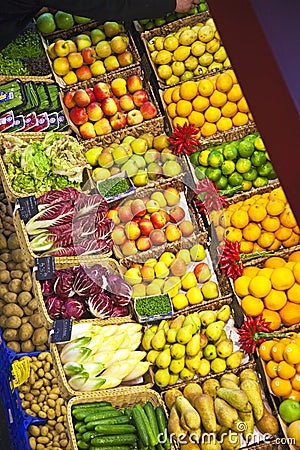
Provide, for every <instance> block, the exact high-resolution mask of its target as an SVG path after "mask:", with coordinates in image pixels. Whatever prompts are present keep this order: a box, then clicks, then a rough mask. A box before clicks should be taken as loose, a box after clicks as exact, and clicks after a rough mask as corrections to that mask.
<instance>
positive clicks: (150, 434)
mask: <svg viewBox="0 0 300 450" xmlns="http://www.w3.org/2000/svg"><path fill="white" fill-rule="evenodd" d="M134 408H136V409H137V410H138V411H139V413H140V415H141V417H142V420H143V422H144V428H145V429H146V431H147V434H148V438H149V444H150V447H155V446H156V445H157V444H158V436H154V433H153V431H152V428H151V425H150V422H149V420H148V417H147V415H146V413H145V411H144V409H143V407H142V406H141V405H140V404H137V405H135V406H134V407H133V409H134Z"/></svg>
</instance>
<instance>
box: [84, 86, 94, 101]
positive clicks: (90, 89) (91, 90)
mask: <svg viewBox="0 0 300 450" xmlns="http://www.w3.org/2000/svg"><path fill="white" fill-rule="evenodd" d="M85 92H86V93H87V95H88V96H89V97H90V100H91V103H92V102H95V101H96V97H95V94H94V91H93V89H92V88H86V89H85Z"/></svg>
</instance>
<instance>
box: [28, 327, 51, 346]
mask: <svg viewBox="0 0 300 450" xmlns="http://www.w3.org/2000/svg"><path fill="white" fill-rule="evenodd" d="M46 342H48V332H47V330H46V328H44V327H41V328H37V329H36V330H35V331H34V333H33V336H32V343H33V344H34V345H42V344H46Z"/></svg>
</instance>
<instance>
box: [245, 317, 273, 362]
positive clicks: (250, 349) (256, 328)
mask: <svg viewBox="0 0 300 450" xmlns="http://www.w3.org/2000/svg"><path fill="white" fill-rule="evenodd" d="M269 325H270V322H266V321H265V319H263V317H262V314H260V315H259V316H258V317H247V318H246V319H245V321H244V323H243V325H242V326H241V328H240V329H239V330H238V333H239V335H240V338H239V345H240V346H241V348H242V349H243V350H244V351H245V352H246V353H248V354H250V353H254V352H255V350H256V347H257V345H258V344H261V343H262V342H264V341H265V340H266V339H268V338H272V337H274V333H270V328H269ZM275 336H276V335H275Z"/></svg>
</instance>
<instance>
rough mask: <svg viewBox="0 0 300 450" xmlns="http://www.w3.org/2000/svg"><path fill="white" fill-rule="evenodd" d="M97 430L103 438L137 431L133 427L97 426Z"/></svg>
mask: <svg viewBox="0 0 300 450" xmlns="http://www.w3.org/2000/svg"><path fill="white" fill-rule="evenodd" d="M95 430H96V432H97V434H100V435H102V436H112V435H114V434H118V435H121V434H130V433H135V431H136V430H135V427H134V426H133V425H96V426H95Z"/></svg>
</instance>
